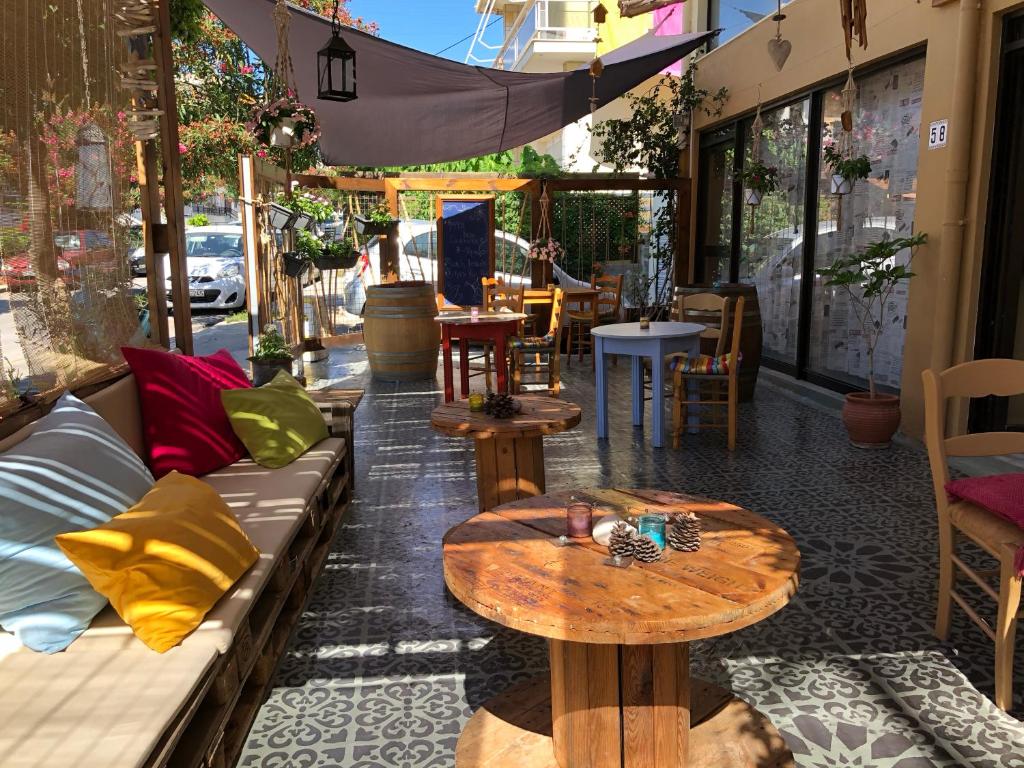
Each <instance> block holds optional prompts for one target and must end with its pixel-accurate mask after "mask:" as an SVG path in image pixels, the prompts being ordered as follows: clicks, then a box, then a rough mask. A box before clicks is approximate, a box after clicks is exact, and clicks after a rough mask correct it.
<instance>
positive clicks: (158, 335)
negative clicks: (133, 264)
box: [135, 141, 171, 348]
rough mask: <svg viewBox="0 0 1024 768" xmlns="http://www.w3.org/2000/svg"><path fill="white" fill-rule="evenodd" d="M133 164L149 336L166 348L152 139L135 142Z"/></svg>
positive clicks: (161, 237) (163, 236)
mask: <svg viewBox="0 0 1024 768" xmlns="http://www.w3.org/2000/svg"><path fill="white" fill-rule="evenodd" d="M135 163H136V165H137V166H138V175H139V191H140V193H141V207H142V242H143V246H144V247H145V249H146V293H147V296H148V298H149V326H150V332H149V337H150V339H152V340H153V341H156V342H158V343H159V344H160V346H162V347H167V348H169V347H170V346H171V339H170V334H169V333H168V332H167V282H166V277H167V276H166V275H165V274H164V260H163V259H162V258H160V256H161V255H162V254H163V253H164V252H165V250H166V248H167V244H166V240H167V232H166V229H164V227H163V224H161V223H160V210H161V208H160V181H159V179H158V177H157V150H156V144H154V143H153V142H152V141H137V142H135ZM160 230H163V231H160ZM158 235H159V237H158ZM158 239H159V240H160V243H159V245H160V248H159V249H158V248H157V245H158V243H157V240H158Z"/></svg>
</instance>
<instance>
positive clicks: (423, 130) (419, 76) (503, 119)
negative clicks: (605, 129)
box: [204, 0, 715, 166]
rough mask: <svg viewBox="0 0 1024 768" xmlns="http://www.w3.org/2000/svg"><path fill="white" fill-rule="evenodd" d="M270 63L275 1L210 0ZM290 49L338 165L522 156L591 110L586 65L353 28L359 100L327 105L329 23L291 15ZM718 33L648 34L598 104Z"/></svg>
mask: <svg viewBox="0 0 1024 768" xmlns="http://www.w3.org/2000/svg"><path fill="white" fill-rule="evenodd" d="M204 1H205V3H206V5H207V7H209V9H210V10H211V11H213V12H214V13H215V14H217V16H219V17H220V19H221V20H222V21H223V22H224V23H225V24H226V25H227V26H228V27H230V28H231V30H232V31H234V32H235V34H237V35H238V36H239V37H240V38H242V40H243V41H245V43H246V44H247V45H248V46H249V47H250V48H252V49H253V50H254V51H255V52H256V53H257V54H258V55H259V57H260V58H261V59H263V61H265V62H273V61H276V60H277V32H276V29H275V27H274V22H273V19H272V17H271V13H272V11H273V9H274V0H204ZM291 16H292V21H291V29H290V35H289V49H290V51H291V57H292V61H293V63H294V67H295V78H296V84H297V87H298V90H299V97H300V99H301V100H302V101H304V102H305V103H306V104H309V105H310V106H312V107H313V108H314V109H316V111H317V114H318V115H319V116H320V122H321V125H322V127H323V136H322V137H321V139H320V148H321V150H322V152H323V155H324V160H325V161H326V162H327V163H328V164H331V165H365V166H388V165H420V164H426V163H439V162H446V161H450V160H461V159H464V158H469V157H479V156H480V155H486V154H490V153H493V152H499V151H501V150H506V149H514V148H516V147H521V146H523V145H524V144H528V143H529V142H531V141H536V140H537V139H539V138H541V137H543V136H547V135H548V134H550V133H553V132H555V131H557V130H558V129H560V128H562V127H564V126H566V125H568V124H569V123H572V122H575V121H576V120H578V119H580V118H581V117H583V116H584V115H586V114H587V113H588V112H589V111H590V96H591V78H590V74H589V72H588V70H587V69H586V68H582V69H577V70H574V71H572V72H553V73H542V74H528V73H523V72H506V71H503V70H498V69H488V68H485V67H473V66H468V65H466V64H460V63H458V62H455V61H449V60H448V59H442V58H439V57H437V56H431V55H430V54H426V53H422V52H420V51H415V50H413V49H411V48H406V47H404V46H401V45H396V44H395V43H390V42H388V41H387V40H382V39H380V38H377V37H373V36H372V35H367V34H364V33H362V32H359V31H357V30H354V29H348V28H346V29H345V30H344V31H343V32H342V36H343V37H344V39H345V42H347V43H348V44H349V45H350V46H351V47H352V48H353V49H355V52H356V73H357V81H358V84H359V98H358V99H357V100H355V101H350V102H344V103H341V102H332V101H320V100H318V99H317V98H316V96H317V61H316V52H317V51H318V50H319V49H320V48H322V47H323V46H324V44H325V43H326V42H327V41H328V40H329V39H330V36H331V25H330V22H329V21H328V20H327V19H324V18H322V17H320V16H317V15H316V14H313V13H310V12H309V11H306V10H304V9H301V8H295V7H292V8H291ZM714 34H715V33H713V32H706V33H697V34H688V35H673V36H667V37H656V36H655V35H653V34H649V35H647V36H645V37H642V38H640V39H638V40H635V41H633V42H632V43H629V44H628V45H625V46H623V47H621V48H617V49H616V50H614V51H612V52H610V53H608V54H606V55H605V56H602V57H601V58H602V61H603V62H604V65H605V68H604V74H603V75H602V76H601V77H600V78H598V80H597V94H596V95H597V99H598V105H599V106H603V105H605V104H607V103H608V102H610V101H612V100H613V99H615V98H617V97H618V96H621V95H622V94H624V93H626V92H627V91H629V90H630V89H631V88H635V87H636V86H638V85H639V84H640V83H642V82H644V81H645V80H647V79H648V78H650V77H652V76H653V75H656V74H657V73H658V72H660V71H661V70H662V69H664V68H666V67H668V66H670V65H671V64H673V63H674V62H676V61H678V60H679V59H681V58H683V57H684V56H686V55H687V54H688V53H690V52H691V51H693V50H695V49H696V48H698V47H699V46H700V45H701V44H703V43H704V41H706V40H707V39H708V38H710V37H711V36H712V35H714Z"/></svg>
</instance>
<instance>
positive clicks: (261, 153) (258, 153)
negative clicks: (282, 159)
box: [256, 149, 269, 158]
mask: <svg viewBox="0 0 1024 768" xmlns="http://www.w3.org/2000/svg"><path fill="white" fill-rule="evenodd" d="M268 154H269V153H268V152H267V150H265V149H257V150H256V157H259V158H264V157H266V156H267V155H268Z"/></svg>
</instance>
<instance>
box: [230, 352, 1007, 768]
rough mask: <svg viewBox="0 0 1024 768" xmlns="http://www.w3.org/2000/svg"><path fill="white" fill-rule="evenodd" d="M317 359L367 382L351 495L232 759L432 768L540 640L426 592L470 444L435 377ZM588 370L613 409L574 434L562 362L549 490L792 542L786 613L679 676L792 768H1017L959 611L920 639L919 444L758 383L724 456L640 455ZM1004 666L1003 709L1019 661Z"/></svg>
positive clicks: (461, 493) (574, 382) (540, 648)
mask: <svg viewBox="0 0 1024 768" xmlns="http://www.w3.org/2000/svg"><path fill="white" fill-rule="evenodd" d="M331 369H332V376H334V377H335V378H337V379H341V380H342V381H344V382H345V384H348V385H352V386H361V387H366V389H367V397H366V398H365V399H364V401H363V403H362V405H361V406H360V408H359V411H358V413H357V429H358V438H357V444H356V457H357V458H356V464H357V487H356V501H355V504H354V505H353V507H352V509H351V510H350V512H349V514H348V516H347V519H346V520H345V521H344V522H343V525H342V530H341V533H340V534H339V536H338V539H337V541H336V542H335V545H334V550H333V552H332V553H331V555H330V558H329V560H328V563H327V565H326V568H325V571H324V573H323V575H322V577H321V578H320V581H319V582H318V584H317V586H316V590H315V594H314V596H313V598H312V602H311V604H310V606H309V608H308V610H307V611H306V613H305V615H304V616H303V618H302V621H301V623H300V624H299V627H298V630H297V632H296V634H295V636H294V638H293V640H292V643H291V646H290V648H289V650H288V652H287V654H286V657H285V660H284V662H283V664H282V666H281V668H280V670H279V672H278V675H277V679H276V683H275V687H274V690H273V693H272V694H271V696H270V698H269V700H268V701H267V703H266V704H265V705H264V707H263V709H262V710H261V712H260V715H259V718H258V719H257V722H256V724H255V726H254V727H253V730H252V732H251V734H250V736H249V739H248V744H247V749H246V752H245V753H244V755H243V757H242V760H241V762H240V765H244V766H266V767H268V768H269V767H270V766H289V768H291V767H298V766H344V767H345V768H370V767H371V766H389V767H394V768H426V766H444V767H447V766H451V765H453V764H454V758H453V755H454V748H455V743H456V740H457V738H458V735H459V733H460V731H461V729H462V726H463V724H464V723H465V722H466V720H467V719H468V717H469V716H470V714H471V713H472V712H473V711H474V710H475V709H476V708H477V707H479V706H480V705H481V704H482V703H483V702H484V701H486V700H487V699H488V698H490V697H491V696H493V695H494V694H497V693H499V692H501V691H502V690H504V689H506V688H508V687H509V686H510V685H512V684H513V683H516V682H518V681H520V680H523V679H526V678H529V677H532V676H534V675H535V674H537V673H539V672H541V671H543V670H544V669H545V668H546V664H547V661H546V650H545V644H544V641H543V640H542V639H540V638H536V637H531V636H528V635H524V634H521V633H518V632H514V631H512V630H508V629H505V628H503V627H499V626H497V625H495V624H492V623H490V622H488V621H486V620H484V619H482V618H479V617H477V616H476V615H475V614H473V613H472V612H470V611H469V610H468V609H466V608H464V607H463V606H462V605H461V604H459V603H458V602H457V601H456V600H454V599H453V598H452V597H451V596H450V595H448V594H447V592H446V590H445V586H444V579H443V577H442V573H441V548H440V541H441V537H442V535H443V534H444V532H445V531H446V530H447V529H448V528H450V527H451V526H453V525H455V524H456V523H459V522H461V521H463V520H465V519H466V518H467V517H469V516H470V515H472V514H473V513H475V511H476V487H475V474H474V468H473V450H472V444H471V442H470V441H467V440H462V439H457V438H449V437H444V436H441V435H438V434H436V433H435V432H433V431H432V430H431V428H430V426H429V423H428V422H429V415H430V411H431V409H432V408H433V407H434V405H435V404H437V403H438V402H439V401H440V392H439V388H438V386H437V384H436V383H434V382H417V383H410V384H402V385H396V384H382V383H376V382H372V381H371V380H370V378H369V374H368V371H367V370H366V363H365V352H363V351H362V350H361V349H360V348H357V349H353V350H344V351H335V352H334V353H333V355H332V362H331ZM610 370H611V377H610V378H611V388H610V402H611V403H613V404H615V403H618V404H621V405H620V407H615V406H614V405H613V407H612V409H611V439H610V440H609V441H607V442H605V443H598V442H597V440H596V438H595V430H594V413H593V408H592V404H593V399H594V393H593V385H592V381H593V379H592V374H591V372H590V368H589V365H585V366H582V367H581V366H577V365H575V364H574V366H573V367H572V368H571V369H570V370H567V371H565V375H564V377H563V380H564V382H565V385H566V386H565V390H564V394H563V397H564V398H565V399H567V400H571V401H574V402H577V403H580V404H581V405H583V407H584V417H583V422H582V424H581V425H580V426H579V427H577V428H576V429H574V430H572V431H570V432H567V433H564V434H561V435H556V436H553V437H550V438H546V440H545V443H546V445H545V452H546V458H547V462H546V466H547V483H548V489H549V490H556V489H563V488H570V487H581V486H588V485H620V486H632V487H654V488H662V489H668V490H678V491H685V492H688V493H694V494H699V495H705V496H710V497H714V498H718V499H724V500H728V501H731V502H734V503H736V504H739V505H741V506H745V507H747V508H749V509H752V510H754V511H756V512H758V513H760V514H762V515H765V516H766V517H769V518H772V519H773V520H775V521H777V522H778V523H780V524H781V525H783V526H784V527H785V528H786V529H787V530H788V531H789V532H790V533H791V534H792V535H793V536H794V538H795V539H796V541H797V543H798V545H799V546H800V549H801V552H802V556H803V562H802V570H801V585H800V589H799V592H798V594H797V596H796V598H795V599H794V600H793V601H792V602H791V604H790V605H789V606H787V607H786V608H784V609H783V610H782V611H780V612H779V613H777V614H776V615H775V616H773V617H772V618H770V619H768V620H766V621H763V622H761V623H760V624H757V625H756V626H753V627H751V628H748V629H745V630H742V631H740V632H737V633H735V634H732V635H727V636H724V637H721V638H716V639H714V640H709V641H704V642H700V643H697V644H695V647H694V648H693V650H692V653H691V658H692V660H693V666H694V672H695V673H696V674H699V675H701V676H704V677H707V678H710V679H712V680H714V681H715V682H718V683H720V684H722V685H725V686H727V687H730V688H732V689H733V690H735V691H736V692H737V693H738V694H739V695H740V696H742V697H744V698H746V699H747V700H749V701H750V702H752V703H753V704H754V705H755V706H757V707H758V709H760V710H761V711H762V712H763V713H764V714H766V715H767V716H768V717H769V718H770V719H771V720H772V721H773V722H774V723H775V725H776V726H777V727H778V729H779V730H780V732H781V733H782V735H783V737H784V738H785V739H786V741H787V743H788V744H789V746H790V748H791V749H792V751H793V753H794V755H795V757H796V762H797V765H799V766H822V767H825V766H837V765H839V766H876V767H877V768H918V767H920V766H953V765H971V766H1021V765H1024V726H1022V725H1021V724H1020V723H1019V722H1018V721H1017V720H1016V719H1014V718H1012V717H1010V716H1008V715H1005V714H1003V713H1002V712H1000V711H999V710H997V709H996V708H995V707H994V706H993V705H992V703H991V701H990V700H989V699H988V698H987V696H988V695H990V694H991V692H992V675H991V673H992V667H993V653H992V645H991V643H990V642H989V641H988V639H987V638H985V637H984V635H982V633H981V631H980V630H978V629H977V628H976V627H974V626H973V624H970V622H969V621H968V620H967V619H966V618H965V617H964V616H963V614H962V613H961V612H960V611H959V610H957V611H955V612H954V616H955V623H954V628H953V633H952V636H951V643H950V644H943V643H939V642H938V641H937V640H936V639H935V637H934V636H933V635H932V632H931V627H932V621H933V616H934V584H935V560H936V555H935V553H936V541H935V538H936V537H935V530H934V529H935V524H934V516H935V512H934V507H933V505H932V492H931V485H930V476H929V471H928V464H927V459H926V457H925V455H924V452H923V449H921V448H919V447H917V446H912V445H906V444H903V445H895V446H894V447H893V448H892V450H891V451H879V452H870V451H868V452H865V451H860V450H857V449H854V448H852V447H850V446H849V445H848V444H847V442H846V440H845V437H844V435H843V431H842V426H841V424H840V423H839V422H838V419H837V417H836V415H835V414H833V413H831V412H828V411H826V410H823V409H820V408H815V407H813V406H809V405H808V404H806V403H805V402H803V401H801V400H798V399H796V398H795V397H793V396H792V395H790V394H789V393H788V392H786V391H785V390H783V389H781V388H778V387H775V386H772V385H771V384H770V383H769V382H767V381H764V380H762V382H761V383H759V385H758V394H757V398H756V400H755V402H753V403H749V404H745V405H743V406H741V408H740V430H739V435H740V436H739V441H738V446H737V450H736V451H735V453H733V454H730V453H729V452H728V451H726V449H725V437H724V434H718V433H708V434H703V435H698V436H687V438H686V439H685V441H684V447H683V448H682V449H681V450H679V451H673V450H671V449H654V448H652V447H651V446H650V440H649V436H646V435H645V434H644V433H643V432H642V431H640V430H634V428H633V427H632V426H631V425H630V417H629V408H628V403H629V393H628V387H629V366H628V365H622V364H620V365H619V366H618V367H617V368H612V369H610ZM646 423H647V424H648V425H649V424H650V413H649V410H648V414H647V420H646ZM648 429H649V426H648ZM982 605H984V603H982ZM1018 646H1019V647H1020V644H1018ZM1016 668H1017V670H1018V674H1017V690H1016V698H1015V704H1016V707H1015V709H1016V710H1017V711H1018V712H1020V711H1021V710H1022V709H1024V707H1022V697H1024V653H1019V654H1018V659H1017V667H1016ZM524 768H527V767H526V766H524Z"/></svg>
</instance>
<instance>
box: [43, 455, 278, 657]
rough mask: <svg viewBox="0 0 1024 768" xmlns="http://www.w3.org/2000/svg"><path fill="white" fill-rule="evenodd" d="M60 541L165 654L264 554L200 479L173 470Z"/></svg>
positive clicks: (121, 611) (121, 612) (102, 591)
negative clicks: (123, 508)
mask: <svg viewBox="0 0 1024 768" xmlns="http://www.w3.org/2000/svg"><path fill="white" fill-rule="evenodd" d="M56 541H57V544H58V545H59V546H60V548H61V549H62V550H63V551H64V554H65V555H67V556H68V559H69V560H71V562H73V563H74V564H75V565H76V566H78V568H79V570H81V571H82V573H83V574H85V578H87V579H88V580H89V583H90V584H92V586H93V588H94V589H95V590H96V591H97V592H99V593H100V594H101V595H103V596H104V597H106V598H107V599H108V600H110V604H111V605H112V606H113V607H114V610H116V611H117V613H118V615H119V616H120V617H121V618H122V619H123V620H124V622H125V623H126V624H127V625H128V626H130V627H131V628H132V631H133V632H134V633H135V634H136V635H137V636H138V638H139V639H140V640H142V642H144V643H145V644H146V645H148V646H149V647H150V648H152V649H153V650H154V651H159V652H160V653H163V652H164V651H167V650H169V649H170V648H173V647H174V646H175V645H177V644H178V643H180V642H181V641H182V640H183V639H184V638H185V637H186V636H187V635H188V634H189V633H190V632H192V630H194V629H195V628H196V627H198V626H199V624H200V623H201V622H202V621H203V617H204V616H206V614H207V612H208V611H209V610H210V609H211V608H212V607H213V606H214V604H216V602H217V601H218V600H219V599H220V598H221V596H222V595H223V594H224V593H225V592H227V591H228V589H230V588H231V585H232V584H234V583H235V582H236V581H238V579H239V578H240V577H241V576H242V574H244V573H245V572H246V571H247V570H248V569H249V567H250V566H251V565H252V564H253V563H255V562H256V559H257V557H259V552H258V551H257V549H256V547H254V546H253V545H252V542H250V541H249V538H248V537H247V536H246V535H245V533H244V532H243V531H242V529H241V527H240V526H239V525H238V521H237V520H236V519H235V517H234V515H232V514H231V510H229V509H228V506H227V504H225V503H224V500H223V499H221V497H220V496H219V495H218V494H217V492H216V491H215V490H213V488H211V487H210V486H209V485H207V484H206V483H204V482H202V481H201V480H197V479H196V478H194V477H190V476H188V475H182V474H179V473H178V472H171V473H170V474H169V475H165V476H164V477H162V478H160V480H158V481H157V483H156V485H154V486H153V487H152V488H151V489H150V491H149V492H148V493H147V494H146V495H145V496H143V497H142V498H141V499H140V500H139V502H138V503H137V504H136V505H135V506H133V507H131V508H130V509H129V510H128V511H127V512H124V513H122V514H120V515H118V516H117V517H114V518H113V519H111V520H110V521H109V522H107V523H104V524H103V525H101V526H99V527H97V528H93V529H91V530H87V531H75V532H73V533H62V534H60V535H59V536H57V537H56Z"/></svg>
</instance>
